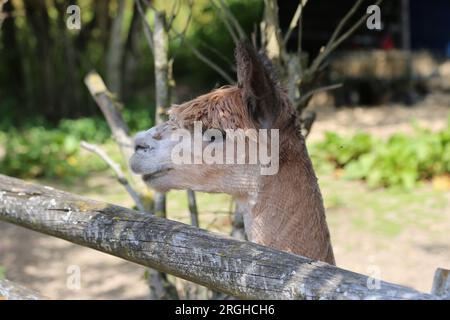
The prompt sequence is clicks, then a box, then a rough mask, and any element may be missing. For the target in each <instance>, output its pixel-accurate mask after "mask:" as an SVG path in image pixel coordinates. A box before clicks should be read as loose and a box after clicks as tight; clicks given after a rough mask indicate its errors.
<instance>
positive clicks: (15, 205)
mask: <svg viewBox="0 0 450 320" xmlns="http://www.w3.org/2000/svg"><path fill="white" fill-rule="evenodd" d="M0 220H4V221H7V222H10V223H14V224H17V225H19V226H22V227H25V228H29V229H32V230H35V231H38V232H41V233H45V234H48V235H52V236H55V237H58V238H62V239H65V240H68V241H71V242H73V243H76V244H79V245H82V246H85V247H89V248H92V249H96V250H99V251H102V252H105V253H108V254H111V255H114V256H117V257H120V258H123V259H125V260H128V261H132V262H135V263H138V264H141V265H143V266H146V267H150V268H154V269H157V270H159V271H162V272H166V273H169V274H172V275H174V276H177V277H180V278H183V279H186V280H189V281H192V282H195V283H198V284H201V285H204V286H207V287H209V288H211V289H214V290H216V291H221V292H224V293H227V294H230V295H232V296H236V297H239V298H248V299H439V298H440V297H439V296H437V295H432V294H427V293H421V292H418V291H416V290H413V289H410V288H407V287H404V286H400V285H396V284H392V283H388V282H384V281H380V282H379V286H378V287H376V288H372V289H371V286H370V285H368V284H373V283H374V279H371V278H368V277H367V276H365V275H362V274H358V273H355V272H351V271H347V270H343V269H341V268H337V267H335V266H331V265H328V264H326V263H323V262H317V261H312V260H310V259H308V258H305V257H302V256H298V255H293V254H290V253H286V252H282V251H278V250H275V249H272V248H269V247H265V246H261V245H258V244H255V243H251V242H246V241H239V240H236V239H233V238H230V237H227V236H224V235H219V234H216V233H212V232H208V231H206V230H202V229H199V228H195V227H192V226H189V225H186V224H183V223H179V222H175V221H171V220H167V219H162V218H157V217H155V216H151V215H148V214H147V215H146V214H143V213H140V212H137V211H134V210H130V209H127V208H123V207H119V206H115V205H112V204H108V203H104V202H99V201H93V200H90V199H87V198H84V197H81V196H78V195H74V194H71V193H67V192H63V191H59V190H55V189H53V188H50V187H46V186H41V185H36V184H31V183H27V182H25V181H22V180H19V179H15V178H10V177H7V176H3V175H0ZM0 286H1V283H0ZM440 287H441V288H442V285H440Z"/></svg>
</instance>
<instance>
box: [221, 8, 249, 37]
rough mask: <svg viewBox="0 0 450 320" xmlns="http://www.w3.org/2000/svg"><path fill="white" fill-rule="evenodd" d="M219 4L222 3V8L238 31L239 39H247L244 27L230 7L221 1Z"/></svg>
mask: <svg viewBox="0 0 450 320" xmlns="http://www.w3.org/2000/svg"><path fill="white" fill-rule="evenodd" d="M219 2H220V6H221V8H222V10H223V11H224V13H225V15H226V17H227V19H228V20H229V21H230V22H231V23H232V25H233V26H234V28H235V29H236V31H237V33H238V35H239V39H246V38H247V35H246V34H245V31H244V29H243V28H242V26H241V24H240V23H239V21H238V20H237V19H236V16H235V15H234V14H233V12H232V11H231V10H230V7H228V6H227V4H226V3H225V1H224V0H219Z"/></svg>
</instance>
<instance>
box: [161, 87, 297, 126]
mask: <svg viewBox="0 0 450 320" xmlns="http://www.w3.org/2000/svg"><path fill="white" fill-rule="evenodd" d="M241 90H242V89H241V88H239V87H238V86H225V87H222V88H219V89H216V90H214V91H211V92H209V93H207V94H204V95H201V96H199V97H197V98H195V99H193V100H191V101H188V102H184V103H182V104H180V105H174V106H173V107H172V108H171V109H170V110H169V115H170V121H171V122H174V123H175V124H176V125H177V126H178V127H181V128H187V129H191V128H192V127H193V125H194V121H201V122H202V125H203V129H204V130H206V129H219V130H226V129H250V128H257V124H256V123H255V122H254V120H253V119H252V117H251V116H250V114H249V110H248V107H247V106H246V104H245V103H244V101H243V99H242V93H241ZM279 93H280V101H279V104H280V105H279V106H278V107H279V108H280V109H281V110H280V111H281V112H280V117H279V119H278V121H277V122H276V124H277V125H276V126H275V128H279V129H286V128H292V129H298V125H297V113H296V111H295V109H294V108H293V107H292V105H291V104H290V102H289V100H288V98H287V95H286V93H285V92H284V91H283V90H280V91H279Z"/></svg>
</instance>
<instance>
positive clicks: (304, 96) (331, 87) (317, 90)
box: [298, 83, 342, 105]
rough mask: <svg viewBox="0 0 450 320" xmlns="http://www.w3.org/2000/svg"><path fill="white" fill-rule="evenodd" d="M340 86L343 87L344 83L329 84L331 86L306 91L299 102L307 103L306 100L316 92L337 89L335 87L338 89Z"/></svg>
mask: <svg viewBox="0 0 450 320" xmlns="http://www.w3.org/2000/svg"><path fill="white" fill-rule="evenodd" d="M340 87H342V83H338V84H332V85H329V86H324V87H320V88H317V89H314V90H311V91H309V92H307V93H305V94H304V95H302V97H301V98H300V100H299V102H298V104H299V105H301V104H302V103H305V101H306V100H308V99H309V98H311V97H312V96H313V95H315V94H316V93H319V92H323V91H328V90H335V89H338V88H340Z"/></svg>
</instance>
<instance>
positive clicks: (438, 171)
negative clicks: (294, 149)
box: [311, 117, 450, 189]
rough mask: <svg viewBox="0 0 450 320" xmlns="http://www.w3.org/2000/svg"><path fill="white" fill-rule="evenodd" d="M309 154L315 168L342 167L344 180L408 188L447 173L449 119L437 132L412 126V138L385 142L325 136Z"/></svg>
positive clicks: (400, 136) (397, 137)
mask: <svg viewBox="0 0 450 320" xmlns="http://www.w3.org/2000/svg"><path fill="white" fill-rule="evenodd" d="M311 155H312V158H313V161H314V162H315V164H316V165H317V166H318V167H319V168H324V167H325V168H327V165H328V168H329V166H330V165H331V166H332V167H333V168H343V170H344V177H345V178H348V179H363V180H365V181H367V183H368V185H369V186H371V187H380V186H386V187H388V186H400V187H403V188H406V189H411V188H413V187H414V186H415V185H416V183H417V182H418V181H422V180H428V179H431V178H432V177H435V176H439V175H443V174H448V173H450V117H449V123H448V125H447V127H446V129H444V130H442V131H440V132H431V131H429V130H426V129H423V128H419V127H417V126H415V131H414V133H413V134H412V135H407V134H403V133H398V134H394V135H393V136H391V137H390V138H389V139H388V140H387V141H382V140H380V139H375V138H373V137H371V136H370V135H367V134H357V135H355V136H353V137H342V136H339V135H338V134H335V133H327V134H326V136H325V139H324V141H321V142H320V143H317V144H315V145H313V146H312V147H311ZM324 163H325V164H324Z"/></svg>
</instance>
